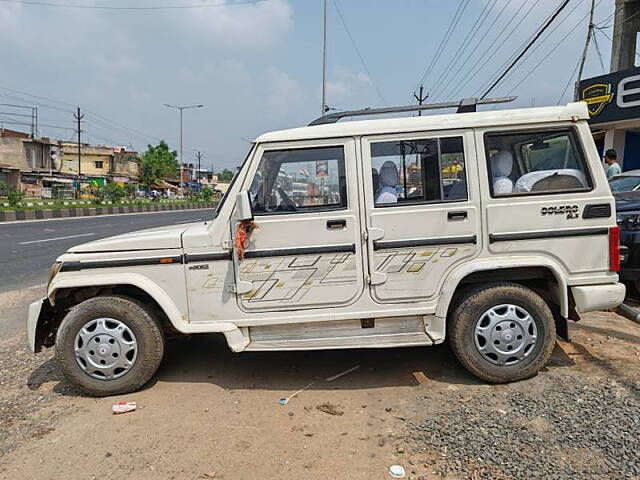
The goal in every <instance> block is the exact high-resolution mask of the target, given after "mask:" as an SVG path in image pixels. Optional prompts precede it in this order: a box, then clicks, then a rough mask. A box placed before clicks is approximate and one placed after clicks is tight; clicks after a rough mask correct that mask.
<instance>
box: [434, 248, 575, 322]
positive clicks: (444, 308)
mask: <svg viewBox="0 0 640 480" xmlns="http://www.w3.org/2000/svg"><path fill="white" fill-rule="evenodd" d="M522 267H543V268H547V269H549V270H550V271H551V272H552V273H553V276H554V277H555V279H556V282H557V284H558V291H557V292H556V298H557V299H558V303H559V305H560V315H561V316H562V317H564V318H567V317H568V316H569V294H568V289H567V282H566V281H565V274H563V273H562V272H563V270H562V267H561V266H560V265H559V264H557V263H555V262H554V261H553V260H551V259H549V258H541V257H508V258H491V259H485V260H475V261H472V262H469V263H467V264H464V265H461V266H460V267H458V268H456V269H454V270H453V271H451V273H450V274H449V275H448V277H447V279H446V280H445V282H444V284H443V286H442V296H441V297H440V301H439V302H438V307H437V308H436V316H437V317H441V318H444V317H446V316H447V312H448V311H449V304H450V303H451V299H452V298H453V295H454V294H455V291H456V289H457V288H458V285H459V284H460V282H461V281H462V280H463V279H464V278H465V277H466V276H468V275H470V274H472V273H477V272H482V271H488V270H500V269H504V270H506V269H511V268H522Z"/></svg>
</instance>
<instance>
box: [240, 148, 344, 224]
mask: <svg viewBox="0 0 640 480" xmlns="http://www.w3.org/2000/svg"><path fill="white" fill-rule="evenodd" d="M250 194H251V203H252V205H251V206H252V209H253V213H255V214H257V215H266V214H282V213H297V212H300V213H301V212H318V211H324V210H336V209H344V208H346V207H347V182H346V177H345V165H344V148H343V147H319V148H301V149H293V150H268V151H266V152H264V154H263V155H262V159H261V160H260V165H259V166H258V170H257V171H256V174H255V176H254V178H253V181H252V183H251V188H250Z"/></svg>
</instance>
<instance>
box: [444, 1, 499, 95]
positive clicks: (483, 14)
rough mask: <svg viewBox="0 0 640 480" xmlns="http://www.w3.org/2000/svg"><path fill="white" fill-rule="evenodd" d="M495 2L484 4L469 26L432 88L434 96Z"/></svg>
mask: <svg viewBox="0 0 640 480" xmlns="http://www.w3.org/2000/svg"><path fill="white" fill-rule="evenodd" d="M496 2H497V0H492V1H490V2H487V3H486V4H485V6H484V8H483V9H482V11H481V12H480V15H478V18H477V19H476V21H475V22H474V24H473V25H472V26H471V29H470V30H469V32H468V33H467V36H466V37H465V39H464V40H463V41H462V43H461V44H460V46H459V47H458V50H457V51H456V53H454V54H453V55H452V56H451V60H450V61H449V64H448V65H447V66H446V67H445V68H444V72H443V74H442V75H441V76H440V78H439V79H438V81H437V82H436V83H435V85H434V86H433V89H432V90H433V92H434V96H436V95H437V94H436V93H435V92H436V91H437V90H438V88H440V86H441V85H442V82H443V81H444V79H445V78H446V77H447V76H448V75H449V74H450V73H451V68H452V67H453V66H454V65H456V64H457V63H458V61H459V60H460V57H461V54H462V52H464V51H465V50H466V48H467V47H468V46H469V44H470V43H471V42H472V41H473V39H474V38H475V37H476V35H477V34H478V32H479V31H480V27H482V25H483V24H484V22H485V20H486V19H487V17H488V16H489V13H490V12H491V9H492V8H493V6H494V5H495V4H496Z"/></svg>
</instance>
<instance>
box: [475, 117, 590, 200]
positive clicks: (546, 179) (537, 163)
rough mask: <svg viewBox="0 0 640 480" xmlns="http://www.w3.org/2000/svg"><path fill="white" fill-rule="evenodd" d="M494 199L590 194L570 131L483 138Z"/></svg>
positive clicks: (515, 133)
mask: <svg viewBox="0 0 640 480" xmlns="http://www.w3.org/2000/svg"><path fill="white" fill-rule="evenodd" d="M485 148H486V155H487V159H488V169H489V181H490V187H491V194H492V196H494V197H500V196H511V195H535V194H551V193H566V192H572V191H588V190H591V187H592V182H591V178H590V176H589V170H588V168H587V166H586V162H585V158H584V154H583V152H582V149H581V148H580V146H579V145H578V142H577V137H576V134H575V131H574V130H573V129H570V128H567V129H561V130H558V129H556V130H538V131H531V132H504V133H503V132H500V133H487V134H485Z"/></svg>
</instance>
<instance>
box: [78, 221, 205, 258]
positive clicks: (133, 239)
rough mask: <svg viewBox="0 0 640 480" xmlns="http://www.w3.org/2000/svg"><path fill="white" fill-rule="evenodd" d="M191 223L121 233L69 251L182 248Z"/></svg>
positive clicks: (83, 244) (89, 251) (90, 251)
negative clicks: (184, 234)
mask: <svg viewBox="0 0 640 480" xmlns="http://www.w3.org/2000/svg"><path fill="white" fill-rule="evenodd" d="M191 225H193V224H184V225H170V226H167V227H159V228H149V229H146V230H138V231H136V232H129V233H123V234H122V235H116V236H114V237H107V238H103V239H101V240H94V241H93V242H88V243H82V244H80V245H76V246H75V247H72V248H70V249H69V250H68V251H69V253H93V252H126V251H131V250H163V249H168V248H182V239H181V237H182V234H183V233H184V231H185V230H187V229H188V228H189V227H190V226H191Z"/></svg>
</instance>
